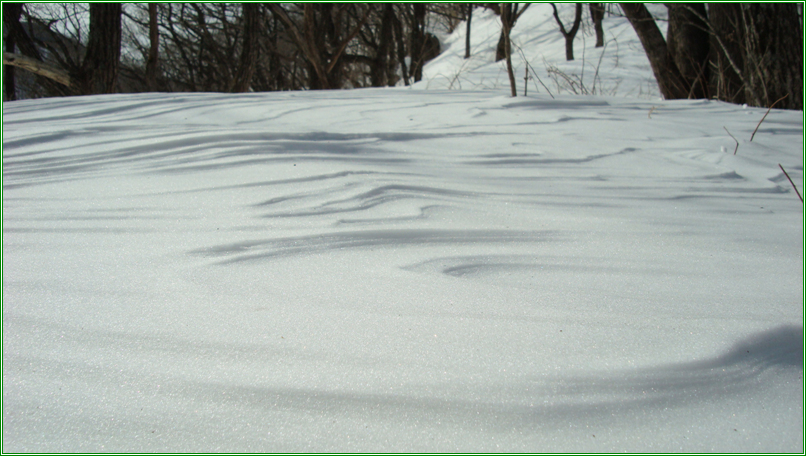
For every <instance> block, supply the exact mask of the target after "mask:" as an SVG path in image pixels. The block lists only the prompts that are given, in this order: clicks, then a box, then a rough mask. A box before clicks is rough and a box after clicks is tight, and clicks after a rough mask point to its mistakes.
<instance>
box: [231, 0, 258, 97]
mask: <svg viewBox="0 0 806 456" xmlns="http://www.w3.org/2000/svg"><path fill="white" fill-rule="evenodd" d="M241 8H242V9H241V21H242V22H243V40H242V42H243V45H242V46H241V56H240V59H239V60H240V61H239V64H238V71H237V72H236V73H235V78H234V79H233V81H232V90H231V92H248V91H249V86H250V84H251V81H252V77H253V76H254V74H255V68H256V66H257V50H258V36H259V34H260V32H261V30H260V24H261V22H263V21H262V18H261V17H260V5H258V4H257V3H244V4H243V5H242V7H241Z"/></svg>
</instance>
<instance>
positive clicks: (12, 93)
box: [3, 3, 23, 101]
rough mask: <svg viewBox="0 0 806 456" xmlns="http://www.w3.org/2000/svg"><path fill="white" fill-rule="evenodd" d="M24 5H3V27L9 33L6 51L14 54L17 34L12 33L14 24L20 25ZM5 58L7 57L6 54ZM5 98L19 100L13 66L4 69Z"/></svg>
mask: <svg viewBox="0 0 806 456" xmlns="http://www.w3.org/2000/svg"><path fill="white" fill-rule="evenodd" d="M22 5H23V4H22V3H3V27H4V28H5V30H6V31H7V33H8V35H7V37H6V49H5V50H6V52H10V53H12V54H13V53H15V52H16V49H15V48H16V47H17V45H16V43H17V40H16V37H15V34H14V33H12V30H13V26H12V24H13V23H15V22H16V23H18V24H19V22H20V16H21V15H22ZM3 56H4V57H5V54H3ZM4 61H5V58H4ZM3 97H4V99H5V100H8V101H12V100H16V99H17V90H16V86H15V85H14V67H13V66H12V65H6V66H5V67H4V68H3Z"/></svg>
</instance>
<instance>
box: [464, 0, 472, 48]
mask: <svg viewBox="0 0 806 456" xmlns="http://www.w3.org/2000/svg"><path fill="white" fill-rule="evenodd" d="M466 20H467V31H466V32H465V58H466V59H469V58H470V21H471V20H473V4H472V3H468V4H467V19H466Z"/></svg>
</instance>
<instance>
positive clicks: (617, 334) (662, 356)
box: [3, 5, 803, 452]
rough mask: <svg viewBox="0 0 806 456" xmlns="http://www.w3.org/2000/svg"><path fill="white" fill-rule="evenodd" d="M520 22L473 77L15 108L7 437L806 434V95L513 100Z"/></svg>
mask: <svg viewBox="0 0 806 456" xmlns="http://www.w3.org/2000/svg"><path fill="white" fill-rule="evenodd" d="M546 8H548V7H547V6H546V5H533V6H532V7H531V8H530V9H529V11H528V12H527V14H532V15H533V16H527V15H524V16H523V17H522V18H521V19H520V21H519V22H518V25H517V26H516V31H517V30H518V29H519V28H521V27H523V28H524V29H529V27H528V26H529V25H530V24H531V25H532V27H531V28H532V30H533V32H534V37H535V38H534V40H535V42H536V43H537V42H538V41H539V40H541V39H544V38H541V37H544V36H545V40H546V42H545V43H543V44H539V46H538V44H535V47H540V49H544V50H545V52H546V58H547V59H548V58H549V57H550V56H555V57H556V56H559V58H563V56H564V53H563V51H562V47H561V46H562V45H563V43H562V40H561V39H558V38H557V37H556V36H554V35H555V34H556V35H558V36H559V32H556V30H555V29H554V27H556V25H555V24H553V23H551V22H545V21H543V22H541V21H540V20H539V19H540V18H541V17H543V16H544V15H545V14H546V13H545V11H544V10H545V9H546ZM478 11H479V10H477V12H478ZM482 16H483V14H482V13H479V15H478V16H474V19H473V24H474V27H475V26H476V24H481V23H483V19H482ZM530 17H532V18H533V19H530ZM534 18H537V19H534ZM530 21H531V22H530ZM608 22H610V23H611V24H610V25H608ZM605 25H606V27H608V29H607V30H609V32H608V33H612V32H610V30H612V29H613V28H615V29H617V30H620V29H618V27H621V26H622V25H623V23H622V22H618V19H617V18H607V19H606V20H605ZM489 27H490V28H488V29H485V28H484V27H482V25H479V28H478V37H479V38H478V39H479V40H481V37H482V36H483V34H484V33H485V30H486V33H488V35H492V34H493V33H492V31H491V30H492V27H493V26H492V25H490V26H489ZM463 30H464V29H463V26H460V27H459V28H458V29H457V32H456V33H462V32H463ZM473 33H474V36H475V34H476V33H477V30H476V29H475V28H474V31H473ZM520 33H521V34H520V35H518V38H517V39H518V40H521V41H520V43H523V42H524V40H525V36H526V35H525V33H527V32H526V30H523V31H522V32H520ZM619 33H623V35H621V37H620V38H619V43H620V45H619V60H620V62H621V63H622V65H621V67H620V70H621V71H620V72H616V73H613V72H611V71H610V70H606V71H605V69H606V68H605V67H604V66H603V67H602V68H601V69H600V73H599V75H600V77H601V78H602V84H603V87H606V86H607V85H608V84H610V85H611V87H613V86H616V81H617V79H618V78H620V77H624V78H626V79H624V81H637V80H641V79H642V78H648V77H651V72H649V69H648V64H646V62H645V58H644V61H643V64H642V65H643V66H640V65H638V64H636V66H635V67H628V66H627V64H626V63H625V62H628V61H632V62H639V61H640V57H641V55H640V54H635V55H633V54H631V52H633V50H634V45H635V43H637V39H636V38H635V37H634V36H631V37H628V36H626V34H627V32H619ZM455 39H456V40H458V41H457V42H458V43H463V42H464V40H463V38H462V39H458V38H455ZM489 39H490V40H493V44H492V45H491V46H490V47H488V48H487V50H484V51H483V53H484V55H481V56H479V57H478V58H479V59H487V60H488V61H489V64H488V65H486V66H484V67H480V68H479V69H478V71H477V72H476V71H471V70H466V71H463V72H462V77H463V78H464V79H463V82H462V87H461V89H462V90H457V89H458V88H459V87H455V86H454V87H453V88H452V90H448V87H442V88H436V87H435V84H436V80H437V79H438V78H436V77H434V76H433V74H434V73H432V71H434V72H436V70H434V68H438V65H444V66H443V70H439V71H442V72H443V73H444V72H445V70H444V68H447V67H448V65H447V63H445V62H444V61H443V60H447V59H449V58H450V56H449V55H448V54H445V55H444V56H442V57H440V58H439V59H437V61H435V62H434V63H432V65H437V66H436V67H435V66H429V67H426V72H425V73H426V76H428V77H430V78H431V79H430V85H429V80H428V79H424V81H423V82H422V83H420V84H418V85H417V86H415V88H413V89H410V88H395V89H363V90H352V91H328V92H286V93H259V94H241V95H231V94H138V95H113V96H92V97H80V98H69V99H55V98H54V99H43V100H30V101H17V102H12V103H6V104H5V105H4V107H3V123H4V125H3V451H4V452H22V451H35V452H101V451H111V452H145V451H165V452H202V451H205V452H207V451H224V452H289V451H295V452H332V451H335V452H364V451H382V452H448V451H462V452H499V451H503V452H612V451H620V452H678V451H687V452H705V451H714V452H802V451H803V406H802V404H803V206H802V204H801V202H800V201H799V200H798V199H797V197H796V195H795V193H794V190H793V189H792V187H791V185H790V183H789V182H788V180H786V178H785V176H784V175H783V173H782V172H781V170H780V168H779V167H778V164H779V163H780V164H781V165H782V166H783V167H784V168H785V169H786V170H787V172H788V173H789V174H790V176H791V177H792V178H793V180H794V181H795V183H796V184H797V185H798V186H799V188H800V189H802V188H803V187H802V185H803V123H802V112H793V111H782V110H772V111H771V112H770V114H769V115H768V116H767V118H766V119H765V120H764V122H763V123H762V124H761V126H760V127H759V130H758V133H756V135H755V138H754V139H753V141H752V142H749V138H750V135H751V134H752V132H753V130H754V129H755V128H756V126H757V125H758V122H759V120H760V119H761V118H762V116H763V115H764V113H765V111H766V110H765V109H759V108H747V107H742V106H736V105H730V104H726V103H722V102H716V101H706V100H681V101H662V100H659V99H657V97H651V98H641V96H644V95H640V94H638V93H637V92H635V91H632V92H623V91H621V89H623V88H627V86H628V85H630V86H635V85H636V84H635V83H634V82H629V83H628V82H622V83H619V84H618V87H619V90H618V91H616V92H615V93H613V94H606V95H617V96H579V95H573V94H570V93H568V91H565V92H562V91H560V92H557V91H553V97H554V98H552V97H551V96H549V95H548V93H546V92H545V90H543V88H541V89H540V91H539V92H535V91H533V90H532V88H531V87H530V90H529V96H528V97H522V96H519V97H517V98H510V97H509V96H508V87H507V86H506V85H501V83H499V84H497V85H489V84H488V85H486V86H485V83H484V82H483V80H487V81H488V82H489V80H490V74H491V72H492V71H498V68H499V67H497V66H496V65H498V64H494V63H492V55H491V52H492V49H493V47H492V46H494V41H495V40H497V36H496V37H493V38H489ZM549 41H550V42H549ZM551 43H554V44H551ZM587 43H588V44H592V43H593V39H592V38H591V37H590V36H588V38H587ZM552 46H554V47H552ZM639 46H640V45H639ZM460 47H461V46H460ZM558 47H559V48H558ZM613 48H615V46H613ZM451 49H453V48H451ZM558 49H559V50H558ZM610 49H611V47H610V46H608V49H607V52H610ZM638 50H639V51H640V47H639V48H638ZM452 52H456V53H463V52H464V49H463V48H462V49H458V48H457V49H454V51H452ZM479 52H482V51H479ZM541 52H542V51H541ZM592 52H593V51H590V50H589V51H586V53H587V55H592ZM636 52H637V51H636ZM552 53H553V54H552ZM577 54H578V55H581V52H580V51H579V50H577ZM551 58H554V57H551ZM596 58H597V59H598V56H597V57H596ZM603 61H604V60H603ZM554 64H555V65H561V64H562V65H564V64H565V63H564V62H557V61H555V63H554ZM631 65H632V64H631ZM586 74H588V72H587V70H586ZM429 75H431V76H429ZM541 77H542V76H541ZM474 78H475V79H474ZM473 81H475V82H473ZM501 81H504V82H505V81H506V78H505V77H503V78H501ZM521 81H522V79H521ZM550 88H551V87H550ZM654 90H657V89H654ZM521 93H522V88H521V89H519V94H521ZM726 129H727V131H726ZM728 131H729V132H730V134H732V135H733V136H735V137H736V138H737V139H738V140H739V148H738V151H737V153H736V155H733V150H734V147H735V145H736V143H735V142H734V140H733V139H732V138H731V136H730V135H729V134H728Z"/></svg>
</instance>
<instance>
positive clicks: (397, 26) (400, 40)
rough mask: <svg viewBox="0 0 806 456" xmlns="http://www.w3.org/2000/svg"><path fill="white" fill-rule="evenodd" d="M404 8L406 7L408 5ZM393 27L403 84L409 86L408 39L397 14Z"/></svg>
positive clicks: (393, 20)
mask: <svg viewBox="0 0 806 456" xmlns="http://www.w3.org/2000/svg"><path fill="white" fill-rule="evenodd" d="M403 7H406V5H404V6H403ZM392 25H393V26H394V27H393V29H394V32H395V41H396V42H397V58H398V60H399V63H400V72H401V74H403V84H405V85H407V86H408V85H410V84H411V82H410V80H409V68H408V65H406V37H405V35H403V24H402V23H401V22H400V18H398V16H397V14H395V15H393V17H392Z"/></svg>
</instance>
